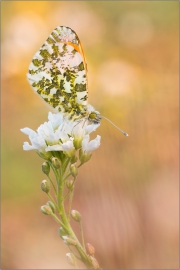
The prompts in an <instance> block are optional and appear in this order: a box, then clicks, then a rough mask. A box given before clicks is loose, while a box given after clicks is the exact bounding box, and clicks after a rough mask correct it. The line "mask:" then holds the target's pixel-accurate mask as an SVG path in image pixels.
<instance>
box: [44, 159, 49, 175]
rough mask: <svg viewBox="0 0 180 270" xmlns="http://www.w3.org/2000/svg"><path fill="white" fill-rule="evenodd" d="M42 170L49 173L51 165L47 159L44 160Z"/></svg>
mask: <svg viewBox="0 0 180 270" xmlns="http://www.w3.org/2000/svg"><path fill="white" fill-rule="evenodd" d="M42 171H43V173H44V174H46V175H49V172H50V166H49V163H48V162H47V161H45V162H43V164H42Z"/></svg>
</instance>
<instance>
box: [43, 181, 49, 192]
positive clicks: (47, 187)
mask: <svg viewBox="0 0 180 270" xmlns="http://www.w3.org/2000/svg"><path fill="white" fill-rule="evenodd" d="M41 189H42V191H44V192H46V193H48V192H49V191H50V182H49V181H48V180H43V181H42V182H41Z"/></svg>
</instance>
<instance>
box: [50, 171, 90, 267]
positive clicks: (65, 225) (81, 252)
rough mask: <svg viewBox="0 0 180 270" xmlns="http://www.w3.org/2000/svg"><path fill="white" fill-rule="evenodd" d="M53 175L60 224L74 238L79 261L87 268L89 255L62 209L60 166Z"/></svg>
mask: <svg viewBox="0 0 180 270" xmlns="http://www.w3.org/2000/svg"><path fill="white" fill-rule="evenodd" d="M55 176H56V181H57V183H58V198H57V199H58V209H59V211H58V212H59V215H60V217H61V220H62V222H61V224H63V228H64V229H65V231H66V233H67V234H68V235H69V236H71V237H72V238H73V239H75V240H76V242H77V245H76V249H77V251H78V253H79V255H80V257H81V261H82V262H84V264H85V265H86V267H87V268H88V269H90V268H93V265H92V262H91V259H90V257H89V256H88V255H87V254H86V251H85V250H84V248H83V247H82V246H81V244H80V242H79V240H78V239H77V237H76V235H75V233H74V231H73V229H72V228H71V225H70V223H69V220H68V217H67V215H66V212H65V209H64V201H63V188H64V181H62V180H63V173H62V168H61V169H60V172H58V171H57V170H55Z"/></svg>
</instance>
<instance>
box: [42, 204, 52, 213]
mask: <svg viewBox="0 0 180 270" xmlns="http://www.w3.org/2000/svg"><path fill="white" fill-rule="evenodd" d="M41 212H42V213H43V214H45V215H51V214H52V209H51V207H50V206H48V205H43V206H41Z"/></svg>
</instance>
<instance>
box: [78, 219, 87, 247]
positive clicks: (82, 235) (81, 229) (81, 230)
mask: <svg viewBox="0 0 180 270" xmlns="http://www.w3.org/2000/svg"><path fill="white" fill-rule="evenodd" d="M79 226H80V232H81V238H82V245H83V248H84V250H86V247H85V243H84V234H83V227H82V221H80V222H79Z"/></svg>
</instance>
